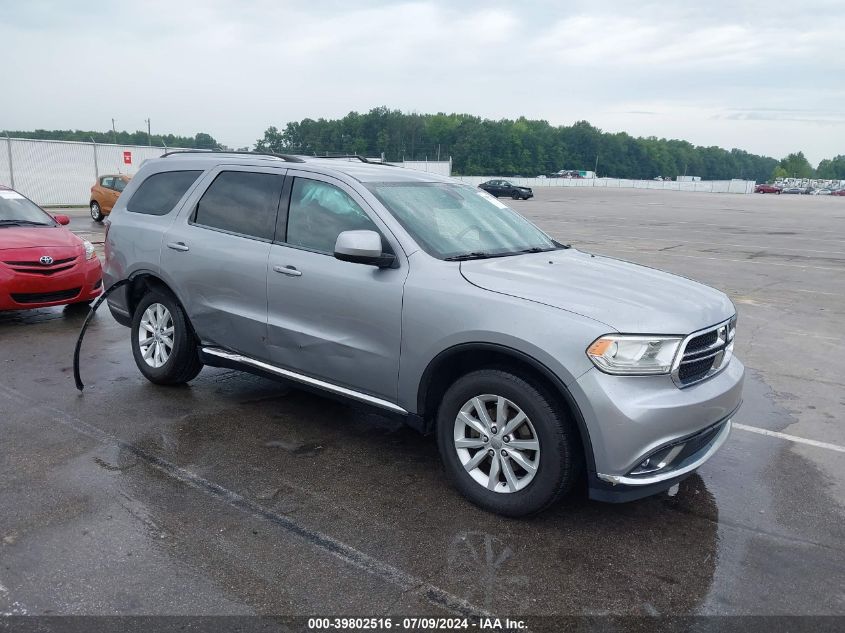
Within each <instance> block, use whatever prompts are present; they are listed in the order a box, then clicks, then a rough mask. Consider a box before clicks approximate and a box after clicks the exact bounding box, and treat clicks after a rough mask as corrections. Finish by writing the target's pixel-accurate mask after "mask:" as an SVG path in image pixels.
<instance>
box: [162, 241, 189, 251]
mask: <svg viewBox="0 0 845 633" xmlns="http://www.w3.org/2000/svg"><path fill="white" fill-rule="evenodd" d="M167 248H172V249H173V250H174V251H189V250H191V249H190V248H188V245H187V244H185V242H168V243H167Z"/></svg>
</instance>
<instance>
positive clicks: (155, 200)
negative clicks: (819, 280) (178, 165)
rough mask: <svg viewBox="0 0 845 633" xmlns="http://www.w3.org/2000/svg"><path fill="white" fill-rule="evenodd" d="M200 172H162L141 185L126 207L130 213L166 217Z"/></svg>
mask: <svg viewBox="0 0 845 633" xmlns="http://www.w3.org/2000/svg"><path fill="white" fill-rule="evenodd" d="M201 173H202V171H201V170H196V171H163V172H160V173H157V174H153V175H152V176H150V177H149V178H147V179H146V180H145V181H144V182H142V183H141V186H140V187H138V189H137V190H136V191H135V193H134V194H133V195H132V197H131V198H130V199H129V202H128V203H127V205H126V210H127V211H130V212H131V213H143V214H145V215H167V214H168V213H170V212H171V211H172V210H173V207H175V206H176V203H177V202H179V200H181V198H182V196H184V195H185V192H186V191H187V190H188V188H189V187H190V186H191V185H192V184H194V183H195V182H196V180H197V178H199V176H200V174H201Z"/></svg>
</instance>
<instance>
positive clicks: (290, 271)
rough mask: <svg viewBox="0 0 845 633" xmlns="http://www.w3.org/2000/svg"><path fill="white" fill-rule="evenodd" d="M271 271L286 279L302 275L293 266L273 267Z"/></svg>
mask: <svg viewBox="0 0 845 633" xmlns="http://www.w3.org/2000/svg"><path fill="white" fill-rule="evenodd" d="M273 270H275V271H276V272H277V273H282V274H283V275H287V276H288V277H302V273H301V272H299V271H298V270H297V269H296V267H295V266H273Z"/></svg>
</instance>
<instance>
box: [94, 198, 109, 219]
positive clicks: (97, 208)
mask: <svg viewBox="0 0 845 633" xmlns="http://www.w3.org/2000/svg"><path fill="white" fill-rule="evenodd" d="M105 217H106V216H104V215H103V210H102V209H101V208H100V203H99V202H97V201H96V200H92V201H91V219H92V220H94V222H102V221H103V218H105Z"/></svg>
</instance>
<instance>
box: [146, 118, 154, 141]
mask: <svg viewBox="0 0 845 633" xmlns="http://www.w3.org/2000/svg"><path fill="white" fill-rule="evenodd" d="M144 123H146V124H147V145H149V146H150V147H152V146H153V137H152V135H151V134H150V120H149V119H144Z"/></svg>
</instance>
